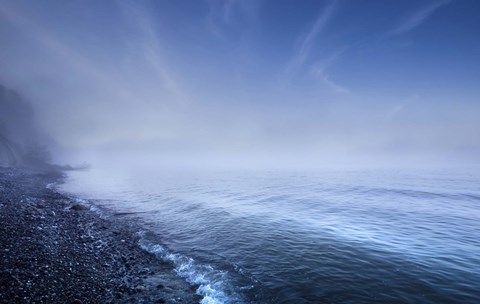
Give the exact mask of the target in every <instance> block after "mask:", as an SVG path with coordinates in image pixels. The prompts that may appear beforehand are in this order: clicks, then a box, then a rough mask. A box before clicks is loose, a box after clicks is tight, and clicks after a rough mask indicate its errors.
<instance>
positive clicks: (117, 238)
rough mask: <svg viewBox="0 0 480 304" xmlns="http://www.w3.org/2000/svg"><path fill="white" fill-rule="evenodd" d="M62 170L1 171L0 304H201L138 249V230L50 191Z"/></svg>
mask: <svg viewBox="0 0 480 304" xmlns="http://www.w3.org/2000/svg"><path fill="white" fill-rule="evenodd" d="M62 178H63V174H62V173H61V172H59V171H51V172H34V171H29V170H26V169H18V168H0V222H1V223H2V225H1V227H0V303H13V302H14V303H77V304H78V303H199V302H200V301H201V296H199V295H197V294H196V293H195V291H196V289H197V288H198V286H193V285H190V284H189V283H187V282H186V281H185V280H184V279H183V278H181V277H180V276H178V275H177V274H176V273H175V272H174V266H173V265H172V264H171V263H167V262H165V261H162V260H159V259H157V258H156V257H155V256H154V255H153V254H152V253H148V252H146V251H144V250H143V249H141V248H140V246H139V244H138V241H139V239H140V237H139V235H138V232H139V231H140V228H139V227H135V225H134V223H131V222H128V221H126V220H123V219H122V218H121V217H120V218H117V217H114V216H107V217H103V216H101V215H100V214H99V213H98V212H95V210H92V208H91V206H90V205H89V204H85V201H83V200H81V199H76V198H72V197H69V196H66V195H63V194H60V193H58V192H56V191H55V190H53V189H51V187H47V185H49V184H52V183H58V182H61V181H62Z"/></svg>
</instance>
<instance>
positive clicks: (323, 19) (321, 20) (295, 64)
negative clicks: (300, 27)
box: [286, 1, 336, 77]
mask: <svg viewBox="0 0 480 304" xmlns="http://www.w3.org/2000/svg"><path fill="white" fill-rule="evenodd" d="M335 6H336V1H332V2H330V3H329V4H328V5H327V6H326V7H325V8H323V9H322V11H321V12H320V14H319V15H318V17H317V19H315V22H314V23H313V25H312V27H311V28H310V29H309V30H308V32H307V33H306V34H305V35H304V37H303V39H301V42H300V47H299V48H298V50H297V51H296V52H295V54H294V55H293V56H292V58H291V59H290V62H289V63H288V65H287V68H286V74H287V75H289V76H290V77H291V76H292V75H293V74H295V73H296V72H297V71H298V70H299V69H300V68H301V67H302V66H303V65H304V63H305V61H306V60H307V59H308V57H309V55H310V52H311V49H312V47H313V44H314V43H315V40H316V39H317V37H318V35H319V34H320V33H321V32H322V30H323V29H324V28H325V26H326V25H327V23H328V21H329V20H330V18H331V17H332V15H333V11H334V9H335Z"/></svg>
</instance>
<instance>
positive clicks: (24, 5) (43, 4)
mask: <svg viewBox="0 0 480 304" xmlns="http://www.w3.org/2000/svg"><path fill="white" fill-rule="evenodd" d="M479 15H480V2H478V1H476V0H450V1H449V0H421V1H406V0H398V1H394V0H391V1H380V0H379V1H373V0H358V1H353V0H350V1H347V0H337V1H335V0H328V1H320V0H317V1H303V0H302V1H267V0H264V1H260V0H258V1H240V0H228V1H213V0H208V1H207V0H205V1H203V0H198V1H5V0H0V43H1V45H2V50H1V52H0V81H1V82H2V83H3V84H4V85H7V86H9V87H12V88H15V89H17V90H19V91H20V92H22V94H23V95H25V96H26V97H28V98H29V99H30V100H32V102H34V103H35V107H36V108H37V117H38V120H39V122H40V124H41V125H42V127H43V128H44V129H45V130H46V132H48V133H49V134H50V135H51V137H52V138H53V139H54V140H55V141H56V142H58V144H59V146H62V147H66V148H67V149H72V150H73V149H74V150H77V151H78V150H91V151H94V150H95V151H109V153H111V152H112V151H116V152H120V151H124V150H129V152H128V153H130V152H131V151H136V152H138V151H143V152H142V153H147V152H146V151H149V152H148V153H147V154H148V155H154V156H156V157H162V158H168V157H178V156H179V155H183V157H185V158H192V159H195V158H209V159H215V160H218V159H225V160H231V159H242V161H245V162H249V161H252V160H254V159H255V160H257V162H260V163H265V162H268V161H270V162H273V163H275V162H278V163H285V162H292V163H293V164H295V162H296V161H298V160H299V159H301V160H302V161H305V163H307V164H319V165H322V164H325V163H332V162H333V163H335V162H338V163H354V162H361V161H363V162H365V163H371V162H380V163H425V162H432V163H436V162H438V163H445V162H452V163H455V162H463V161H467V162H475V163H478V162H479V161H480V157H479V156H478V155H480V119H479V117H480V86H479V81H480V39H479V37H480V18H478V16H479ZM127 148H128V149H127ZM132 153H133V152H132ZM152 157H153V156H152Z"/></svg>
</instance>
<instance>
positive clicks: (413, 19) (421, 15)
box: [388, 0, 451, 36]
mask: <svg viewBox="0 0 480 304" xmlns="http://www.w3.org/2000/svg"><path fill="white" fill-rule="evenodd" d="M450 2H451V1H450V0H438V1H434V2H432V3H430V5H428V6H425V7H422V8H420V9H418V10H416V11H414V12H413V13H412V14H411V15H409V16H408V17H407V18H405V19H404V20H402V22H400V24H398V25H397V26H396V27H395V28H394V29H393V30H392V31H390V33H389V35H388V36H396V35H401V34H405V33H408V32H410V31H412V30H414V29H415V28H416V27H418V26H420V25H421V24H422V23H424V22H425V21H426V20H427V19H428V18H429V17H430V16H431V15H433V13H435V11H437V10H438V9H439V8H441V7H443V6H445V5H447V4H449V3H450Z"/></svg>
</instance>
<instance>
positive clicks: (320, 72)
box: [311, 47, 350, 93]
mask: <svg viewBox="0 0 480 304" xmlns="http://www.w3.org/2000/svg"><path fill="white" fill-rule="evenodd" d="M347 49H348V48H347V47H344V48H342V49H340V50H338V51H336V52H334V53H333V54H331V55H330V56H328V57H327V58H325V59H323V60H320V61H318V62H317V63H316V64H315V65H314V66H313V67H312V70H311V71H312V73H313V75H314V76H315V77H316V78H317V79H318V80H320V82H321V83H322V84H323V85H324V86H326V87H328V88H330V89H331V90H333V91H335V92H337V93H348V92H350V91H349V90H348V89H347V88H345V87H344V86H342V85H340V84H338V83H337V82H336V81H334V80H332V79H331V77H330V75H329V74H328V69H329V68H330V67H331V66H332V65H333V64H335V62H337V61H338V60H339V59H340V58H341V56H342V55H343V54H344V53H345V52H346V50H347Z"/></svg>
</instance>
